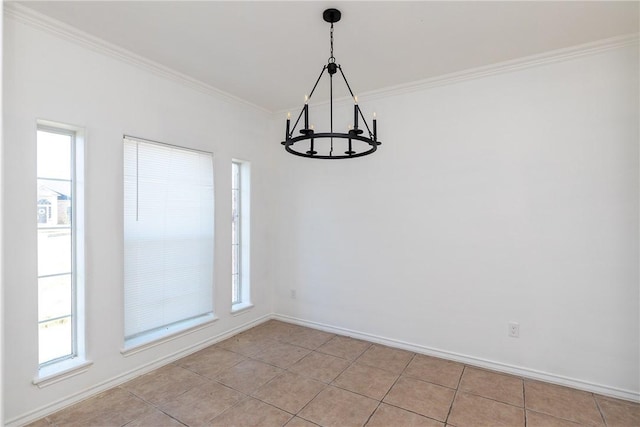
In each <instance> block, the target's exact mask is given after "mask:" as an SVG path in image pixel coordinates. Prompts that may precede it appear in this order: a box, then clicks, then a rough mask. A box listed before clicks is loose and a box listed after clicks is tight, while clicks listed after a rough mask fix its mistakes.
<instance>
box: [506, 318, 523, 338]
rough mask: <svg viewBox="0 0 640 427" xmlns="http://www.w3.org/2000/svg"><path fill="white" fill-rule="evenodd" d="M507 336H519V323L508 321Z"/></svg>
mask: <svg viewBox="0 0 640 427" xmlns="http://www.w3.org/2000/svg"><path fill="white" fill-rule="evenodd" d="M509 336H510V337H511V338H520V324H519V323H516V322H509Z"/></svg>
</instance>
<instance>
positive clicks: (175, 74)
mask: <svg viewBox="0 0 640 427" xmlns="http://www.w3.org/2000/svg"><path fill="white" fill-rule="evenodd" d="M4 12H5V16H6V17H10V18H13V19H15V20H16V21H19V22H22V23H23V24H27V25H29V26H31V27H33V28H37V29H39V30H43V31H45V32H47V33H49V34H52V35H54V36H56V37H59V38H62V39H65V40H69V41H71V42H73V43H75V44H77V45H80V46H82V47H85V48H87V49H89V50H91V51H93V52H96V53H99V54H103V55H107V56H110V57H112V58H115V59H117V60H120V61H122V62H125V63H127V64H129V65H133V66H134V67H138V68H140V69H142V70H145V71H148V72H150V73H153V74H155V75H157V76H160V77H164V78H166V79H169V80H172V81H174V82H178V83H180V84H183V85H185V86H187V87H190V88H191V89H195V90H197V91H199V92H202V93H205V94H207V95H211V96H214V97H217V98H219V99H222V100H224V101H227V102H231V103H235V104H241V105H244V106H247V107H250V108H253V109H256V110H258V111H261V112H263V113H271V111H270V110H268V109H266V108H263V107H261V106H259V105H256V104H254V103H251V102H249V101H246V100H244V99H242V98H239V97H237V96H235V95H232V94H230V93H228V92H225V91H224V90H221V89H218V88H215V87H213V86H211V85H208V84H206V83H204V82H202V81H200V80H198V79H194V78H193V77H190V76H188V75H186V74H183V73H181V72H179V71H176V70H174V69H172V68H169V67H166V66H164V65H162V64H159V63H157V62H155V61H152V60H150V59H147V58H145V57H143V56H140V55H137V54H135V53H133V52H131V51H129V50H127V49H124V48H122V47H120V46H117V45H115V44H112V43H109V42H107V41H105V40H103V39H101V38H98V37H95V36H92V35H91V34H89V33H86V32H84V31H82V30H79V29H78V28H76V27H73V26H71V25H68V24H65V23H63V22H61V21H58V20H57V19H53V18H51V17H49V16H47V15H44V14H42V13H39V12H36V11H35V10H33V9H31V8H29V7H27V6H24V5H21V4H19V3H16V2H4Z"/></svg>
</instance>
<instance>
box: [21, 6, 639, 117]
mask: <svg viewBox="0 0 640 427" xmlns="http://www.w3.org/2000/svg"><path fill="white" fill-rule="evenodd" d="M23 4H24V5H26V6H28V7H30V8H32V9H35V10H36V11H38V12H40V13H43V14H45V15H48V16H50V17H52V18H55V19H58V20H60V21H62V22H64V23H66V24H69V25H72V26H74V27H77V28H78V29H80V30H83V31H85V32H87V33H90V34H92V35H94V36H97V37H99V38H102V39H104V40H106V41H108V42H111V43H113V44H116V45H118V46H120V47H122V48H125V49H127V50H130V51H132V52H134V53H136V54H138V55H141V56H144V57H146V58H148V59H151V60H153V61H155V62H158V63H160V64H162V65H164V66H167V67H170V68H172V69H174V70H176V71H179V72H181V73H183V74H186V75H188V76H190V77H193V78H195V79H197V80H200V81H201V82H204V83H206V84H208V85H210V86H213V87H215V88H218V89H221V90H223V91H226V92H228V93H231V94H233V95H235V96H237V97H240V98H242V99H245V100H248V101H250V102H252V103H254V104H257V105H259V106H262V107H264V108H266V109H269V110H272V111H278V110H282V109H285V108H287V107H292V106H296V105H298V104H300V103H301V102H302V98H303V96H304V94H305V93H308V92H309V91H310V89H311V87H312V86H313V83H314V82H315V80H316V78H317V76H318V74H319V73H320V71H321V70H322V67H323V65H324V64H326V61H327V58H328V57H329V24H327V23H326V22H324V21H323V20H322V11H323V10H324V9H326V8H328V7H335V8H338V9H340V10H341V11H342V20H341V21H340V22H338V23H337V24H336V25H335V33H334V36H335V42H334V43H335V57H336V59H337V62H338V63H339V64H341V65H342V68H343V70H344V72H345V74H346V75H347V78H348V79H349V83H350V84H351V86H352V88H353V90H354V92H356V94H357V93H364V92H368V91H373V90H376V89H381V88H384V87H389V86H395V85H400V84H404V83H409V82H413V81H418V80H422V79H426V78H430V77H435V76H439V75H443V74H447V73H452V72H456V71H461V70H466V69H470V68H475V67H479V66H484V65H489V64H493V63H497V62H501V61H506V60H511V59H516V58H520V57H524V56H528V55H533V54H538V53H542V52H546V51H549V50H555V49H560V48H565V47H569V46H575V45H578V44H582V43H588V42H591V41H595V40H601V39H604V38H609V37H615V36H621V35H627V34H631V33H637V32H638V28H639V27H638V15H639V8H638V5H639V3H638V2H635V1H634V2H613V1H602V2H572V1H570V2H479V1H464V2H426V1H423V2H420V1H411V2H403V1H286V2H268V1H254V2H245V1H227V2H219V1H208V2H202V1H200V2H187V1H172V2H151V1H144V2H128V1H111V2H109V1H102V2H94V1H90V2H89V1H87V2H85V1H75V2H55V1H47V2H24V3H23ZM341 94H343V93H341V92H339V91H338V92H337V95H341ZM327 97H328V94H327V93H326V90H323V91H322V92H318V93H317V94H316V95H314V100H322V99H323V98H324V99H326V98H327Z"/></svg>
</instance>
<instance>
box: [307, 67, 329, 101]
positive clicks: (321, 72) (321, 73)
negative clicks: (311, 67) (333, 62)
mask: <svg viewBox="0 0 640 427" xmlns="http://www.w3.org/2000/svg"><path fill="white" fill-rule="evenodd" d="M326 69H327V66H326V65H325V66H324V67H322V71H320V75H319V76H318V80H316V84H314V85H313V89H311V93H310V94H309V100H311V96H312V95H313V92H315V91H316V87H318V83H320V79H321V78H322V75H323V74H324V72H325V70H326Z"/></svg>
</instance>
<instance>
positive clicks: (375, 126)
mask: <svg viewBox="0 0 640 427" xmlns="http://www.w3.org/2000/svg"><path fill="white" fill-rule="evenodd" d="M373 140H374V141H378V120H377V119H376V113H373Z"/></svg>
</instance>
